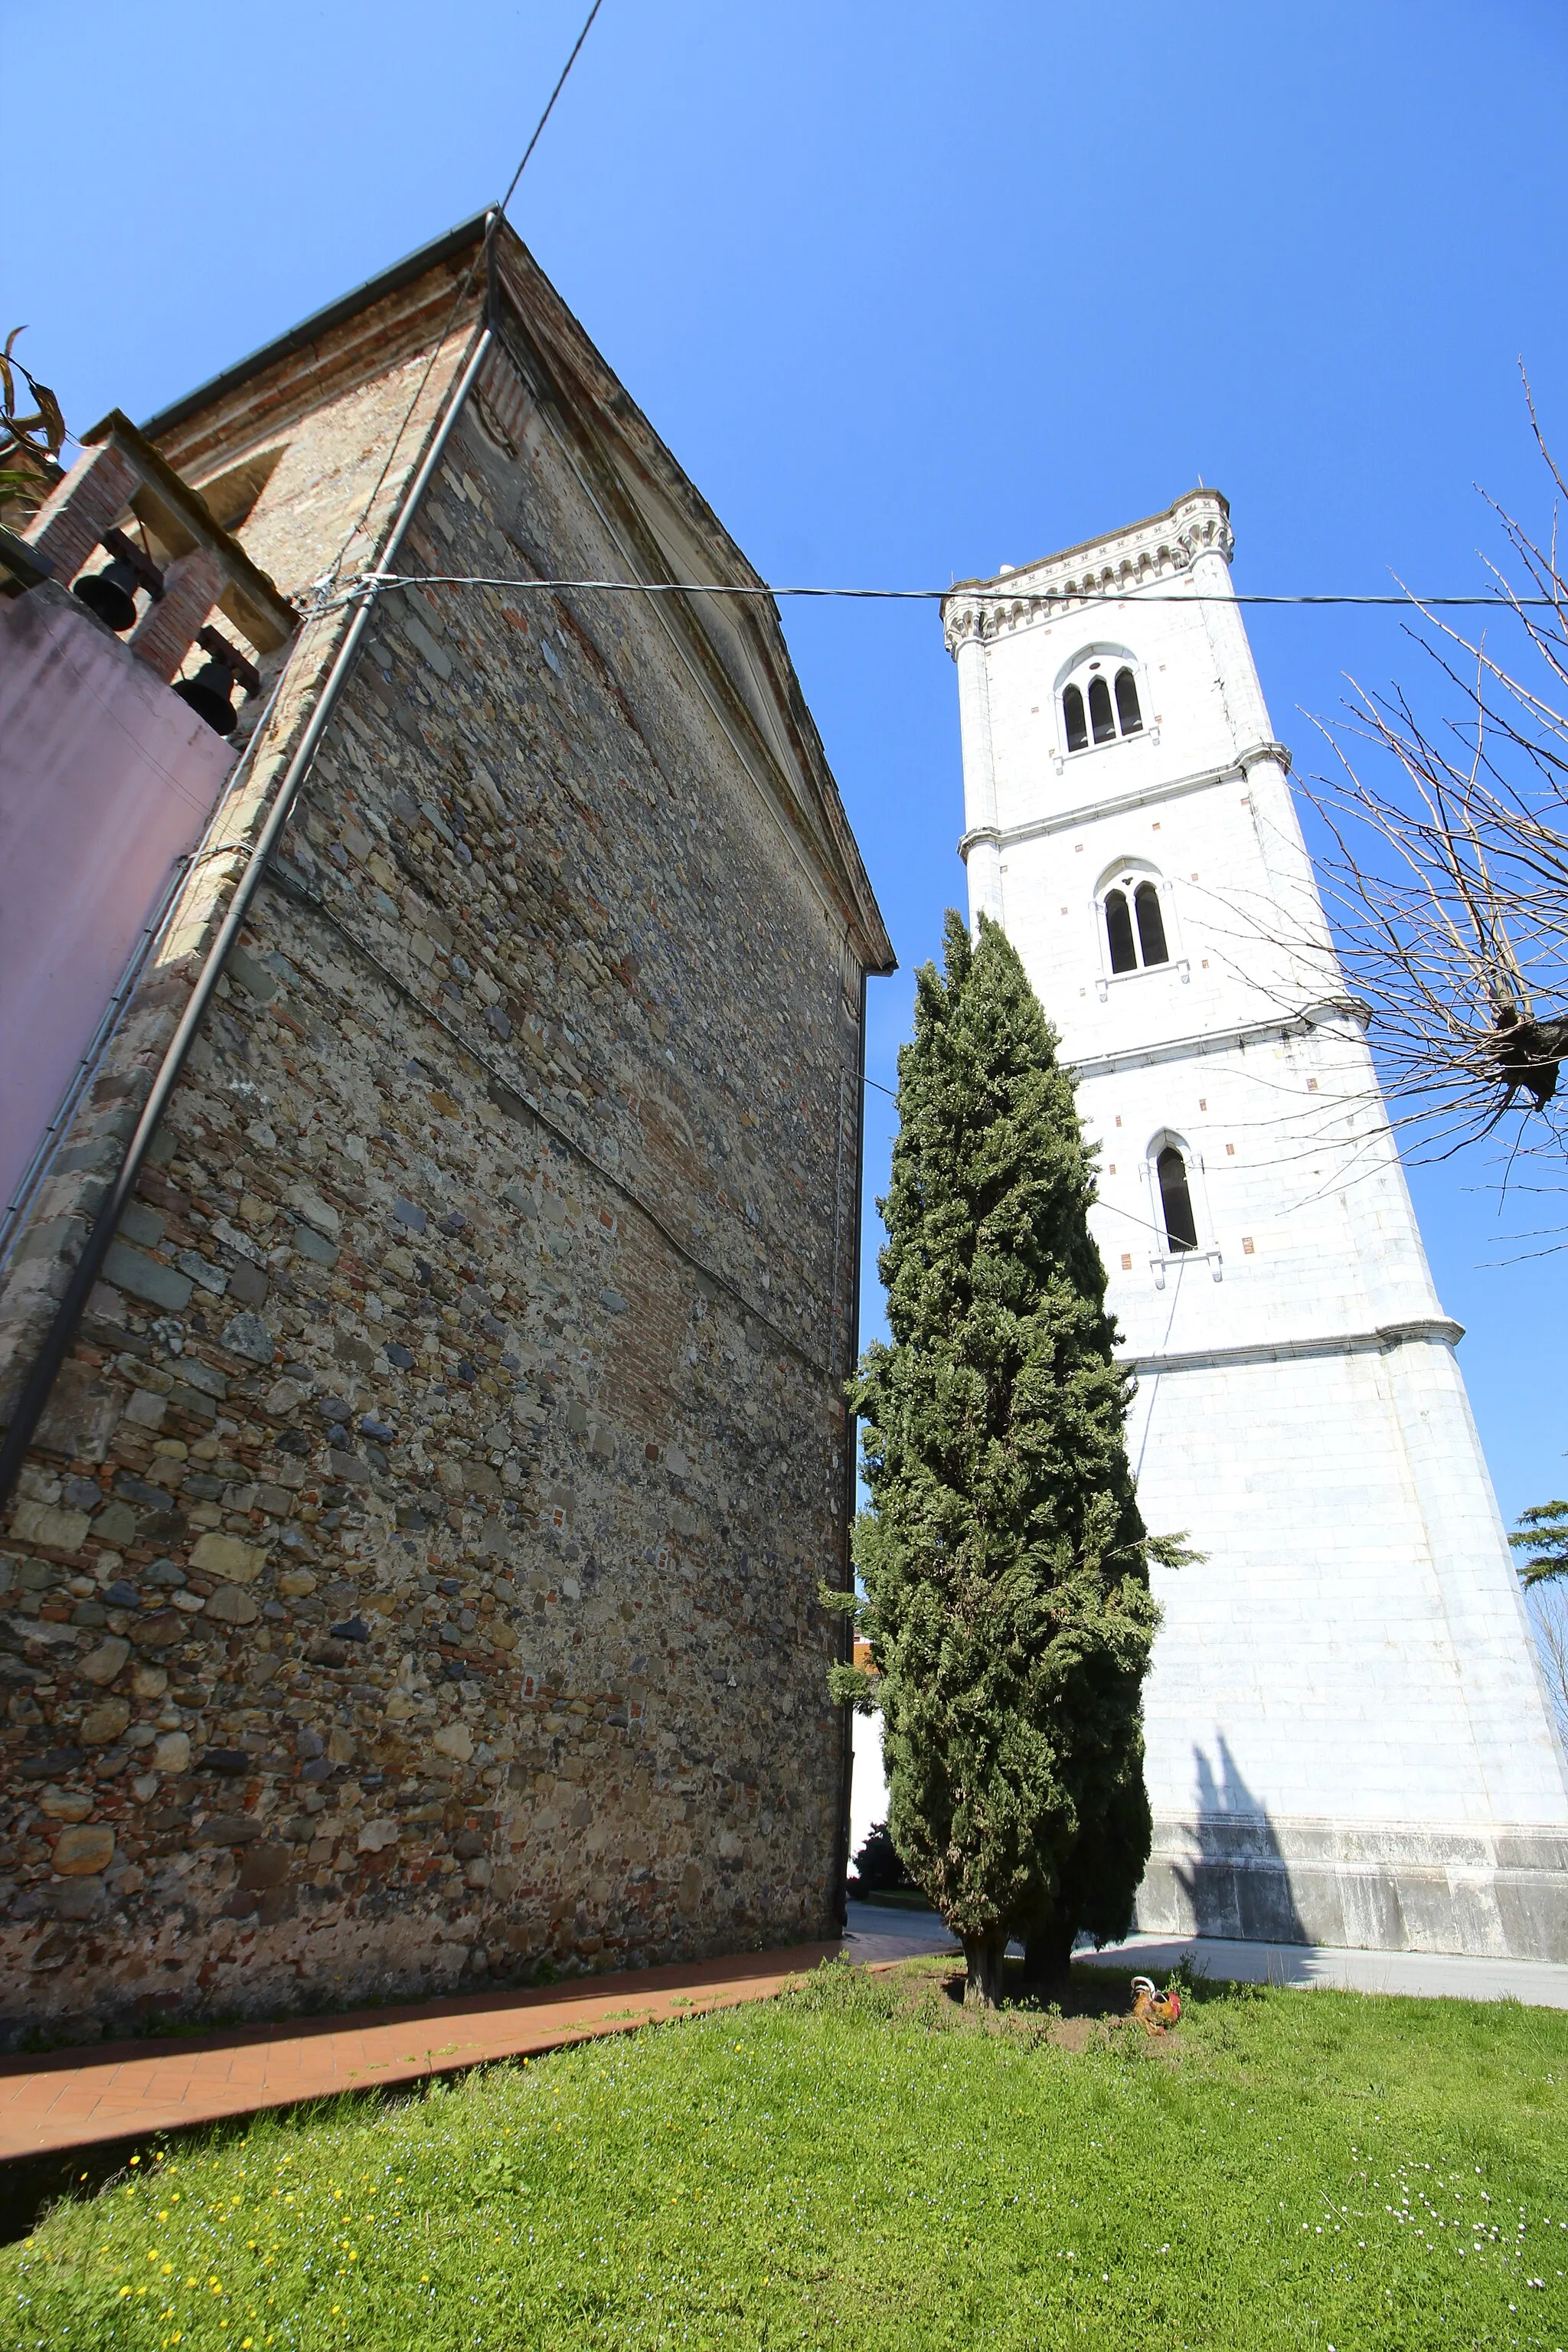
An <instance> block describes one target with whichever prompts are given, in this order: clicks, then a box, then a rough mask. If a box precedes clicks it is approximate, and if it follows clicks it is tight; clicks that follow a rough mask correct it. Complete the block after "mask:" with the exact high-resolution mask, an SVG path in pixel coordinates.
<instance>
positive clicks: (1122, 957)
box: [1105, 890, 1138, 971]
mask: <svg viewBox="0 0 1568 2352" xmlns="http://www.w3.org/2000/svg"><path fill="white" fill-rule="evenodd" d="M1105 939H1106V944H1107V946H1108V947H1109V948H1110V969H1111V971H1137V969H1138V950H1137V949H1136V948H1135V947H1134V946H1133V944H1132V917H1131V911H1130V910H1129V908H1128V905H1127V893H1126V891H1125V890H1108V891H1107V892H1106V894H1105Z"/></svg>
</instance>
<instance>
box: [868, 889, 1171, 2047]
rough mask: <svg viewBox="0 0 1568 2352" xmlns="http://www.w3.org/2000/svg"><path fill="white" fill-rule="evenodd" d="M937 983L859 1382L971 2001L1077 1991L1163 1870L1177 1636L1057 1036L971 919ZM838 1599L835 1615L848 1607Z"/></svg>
mask: <svg viewBox="0 0 1568 2352" xmlns="http://www.w3.org/2000/svg"><path fill="white" fill-rule="evenodd" d="M945 945H946V954H945V962H946V971H945V973H939V972H938V971H937V969H936V967H935V965H934V964H928V965H926V966H925V967H924V969H923V970H922V971H921V972H920V973H919V975H918V978H917V988H916V1003H915V1034H914V1037H913V1040H912V1042H911V1043H910V1045H906V1046H905V1047H904V1048H903V1049H902V1051H901V1053H900V1058H899V1114H900V1129H899V1137H898V1141H897V1143H896V1144H895V1146H894V1150H893V1168H892V1184H891V1189H890V1191H889V1195H888V1198H887V1200H886V1201H884V1202H879V1208H880V1209H881V1212H882V1215H883V1219H884V1221H885V1223H886V1225H887V1229H888V1241H887V1245H886V1247H885V1248H884V1249H883V1251H882V1253H881V1255H880V1257H879V1272H880V1274H881V1277H882V1281H883V1284H884V1286H885V1287H886V1290H887V1294H888V1321H889V1328H890V1329H891V1333H892V1343H891V1345H890V1346H889V1345H884V1344H881V1343H879V1344H878V1345H876V1346H873V1347H872V1348H870V1349H868V1350H867V1352H866V1354H865V1356H864V1357H863V1358H862V1360H861V1364H860V1370H859V1378H858V1381H857V1383H856V1386H855V1389H854V1391H853V1394H854V1398H855V1402H856V1405H857V1408H858V1412H859V1413H860V1415H861V1417H862V1421H863V1423H864V1433H863V1447H864V1466H865V1475H866V1480H867V1485H868V1488H869V1492H870V1498H871V1499H870V1507H869V1509H868V1511H866V1512H864V1513H862V1515H861V1517H860V1519H859V1521H858V1527H857V1531H856V1564H857V1567H858V1570H859V1571H860V1575H861V1579H862V1580H863V1582H864V1585H865V1589H866V1601H865V1603H864V1604H862V1608H861V1615H862V1621H863V1627H864V1631H865V1633H867V1635H868V1638H869V1640H870V1643H871V1656H872V1659H873V1662H874V1664H875V1666H876V1669H877V1673H876V1675H875V1677H874V1678H871V1679H866V1678H862V1679H860V1680H859V1681H858V1682H857V1680H856V1677H855V1675H854V1672H853V1670H852V1669H842V1670H840V1671H839V1675H838V1677H837V1682H836V1687H837V1689H838V1691H839V1693H840V1695H841V1696H846V1697H852V1698H854V1699H856V1700H857V1701H858V1703H859V1704H861V1705H862V1706H864V1705H867V1704H868V1703H871V1702H872V1699H873V1695H874V1699H875V1703H877V1704H879V1705H880V1706H881V1709H882V1713H883V1717H884V1726H885V1727H884V1750H885V1755H886V1759H887V1766H888V1778H889V1798H890V1804H889V1825H890V1828H891V1831H892V1835H893V1839H894V1842H895V1843H896V1844H897V1847H898V1850H899V1852H900V1854H901V1855H902V1856H903V1859H904V1862H905V1864H906V1865H907V1866H908V1868H909V1870H910V1874H911V1875H912V1876H913V1877H914V1878H915V1879H916V1880H917V1882H918V1883H919V1884H920V1885H921V1886H922V1887H923V1888H924V1889H925V1891H926V1893H927V1895H928V1896H929V1897H930V1899H931V1902H932V1904H933V1905H934V1906H935V1907H936V1909H937V1910H938V1911H940V1912H941V1914H942V1917H943V1918H944V1919H945V1920H946V1922H947V1924H948V1926H949V1927H951V1928H952V1932H953V1933H954V1935H956V1936H957V1937H959V1938H960V1940H961V1941H962V1943H963V1950H964V1956H965V1960H966V1963H967V1970H968V1984H967V1996H966V1997H967V1998H970V1999H972V2000H977V2001H981V2002H984V2003H990V2002H992V2001H994V2000H995V1999H996V1997H997V1995H998V1993H999V1991H1000V1989H1001V1984H1002V1963H1003V1955H1004V1953H1005V1949H1006V1946H1007V1941H1008V1938H1009V1937H1011V1936H1022V1937H1025V1938H1026V1941H1027V1945H1028V1950H1029V1956H1030V1961H1031V1966H1032V1969H1034V1970H1035V1971H1036V1972H1038V1971H1039V1970H1040V1969H1042V1967H1045V1968H1049V1969H1053V1970H1055V1971H1057V1972H1059V1973H1062V1974H1065V1972H1066V1969H1067V1963H1068V1955H1069V1953H1070V1951H1071V1948H1072V1943H1073V1939H1074V1937H1075V1936H1076V1935H1077V1934H1078V1933H1079V1931H1080V1930H1084V1929H1087V1930H1088V1931H1089V1933H1091V1934H1092V1935H1094V1936H1095V1937H1097V1938H1098V1939H1100V1940H1102V1941H1103V1940H1105V1939H1107V1938H1109V1937H1113V1936H1116V1935H1120V1934H1121V1933H1123V1932H1125V1930H1126V1928H1127V1927H1128V1924H1129V1922H1130V1920H1131V1914H1132V1897H1133V1893H1134V1890H1135V1889H1136V1887H1137V1885H1138V1882H1139V1880H1140V1878H1141V1877H1142V1873H1143V1867H1144V1864H1145V1863H1146V1862H1147V1860H1148V1855H1149V1843H1150V1834H1151V1822H1150V1814H1149V1801H1148V1798H1147V1795H1146V1793H1145V1790H1144V1786H1143V1736H1142V1685H1143V1678H1144V1675H1145V1674H1146V1673H1147V1670H1148V1664H1149V1656H1150V1651H1151V1648H1152V1643H1153V1638H1154V1633H1155V1629H1156V1626H1157V1624H1158V1622H1159V1612H1158V1609H1157V1607H1156V1605H1155V1603H1154V1601H1153V1599H1152V1595H1151V1593H1150V1590H1149V1569H1148V1562H1149V1559H1150V1557H1151V1555H1152V1556H1153V1557H1154V1558H1156V1559H1163V1560H1167V1561H1169V1562H1171V1563H1172V1564H1174V1563H1176V1562H1177V1561H1179V1560H1180V1559H1186V1558H1190V1557H1191V1556H1192V1555H1190V1554H1189V1553H1188V1552H1187V1551H1186V1549H1185V1547H1184V1545H1183V1544H1182V1543H1181V1541H1180V1539H1179V1538H1167V1539H1163V1540H1159V1539H1153V1538H1150V1537H1148V1536H1147V1535H1146V1534H1145V1531H1144V1528H1143V1522H1142V1518H1141V1517H1140V1516H1139V1512H1138V1506H1137V1502H1136V1500H1135V1498H1134V1494H1133V1486H1132V1477H1131V1471H1130V1470H1129V1467H1128V1463H1127V1454H1126V1449H1125V1445H1124V1443H1123V1427H1124V1423H1125V1419H1126V1412H1127V1404H1128V1396H1129V1391H1128V1387H1127V1382H1126V1381H1125V1379H1124V1377H1123V1375H1122V1374H1121V1371H1120V1370H1118V1368H1117V1366H1116V1364H1115V1363H1114V1361H1113V1360H1112V1355H1111V1348H1112V1343H1113V1340H1114V1339H1115V1336H1116V1334H1115V1327H1114V1324H1113V1323H1112V1320H1111V1318H1110V1316H1108V1315H1107V1313H1106V1311H1105V1270H1104V1268H1103V1266H1102V1265H1101V1264H1100V1254H1099V1251H1098V1250H1097V1249H1096V1247H1095V1244H1094V1240H1093V1237H1092V1236H1091V1234H1090V1233H1089V1222H1088V1212H1089V1206H1090V1203H1091V1202H1092V1201H1093V1199H1094V1197H1095V1194H1094V1176H1093V1170H1092V1165H1091V1161H1092V1153H1091V1152H1090V1151H1089V1150H1086V1148H1085V1146H1084V1142H1083V1138H1082V1133H1081V1130H1080V1129H1079V1119H1078V1112H1077V1108H1076V1106H1075V1102H1074V1097H1073V1088H1072V1082H1071V1080H1070V1078H1069V1077H1068V1075H1067V1074H1066V1072H1064V1071H1063V1070H1062V1069H1061V1068H1060V1067H1059V1066H1058V1062H1057V1058H1056V1037H1055V1034H1054V1032H1053V1031H1052V1029H1051V1027H1050V1025H1049V1024H1048V1023H1047V1020H1046V1017H1045V1014H1044V1013H1043V1012H1042V1011H1041V1009H1040V1005H1039V1003H1038V1001H1037V998H1036V996H1035V994H1034V992H1033V990H1032V989H1031V988H1030V986H1029V983H1028V981H1027V979H1026V976H1025V973H1024V969H1023V966H1022V964H1021V963H1020V962H1019V961H1018V957H1017V953H1016V950H1015V949H1014V947H1013V945H1012V943H1011V941H1010V940H1008V939H1007V937H1006V935H1005V932H1004V931H1002V930H1001V929H1000V928H999V927H998V926H996V925H995V924H994V923H992V922H990V921H988V920H987V919H985V918H984V917H982V919H981V924H980V936H979V939H978V940H977V941H975V942H974V943H973V945H972V943H971V940H970V938H969V934H968V932H967V930H966V929H965V928H964V925H963V921H962V919H961V918H960V917H959V916H957V915H956V914H952V913H950V914H949V915H948V918H947V923H946V931H945ZM824 1597H825V1598H826V1594H825V1596H824Z"/></svg>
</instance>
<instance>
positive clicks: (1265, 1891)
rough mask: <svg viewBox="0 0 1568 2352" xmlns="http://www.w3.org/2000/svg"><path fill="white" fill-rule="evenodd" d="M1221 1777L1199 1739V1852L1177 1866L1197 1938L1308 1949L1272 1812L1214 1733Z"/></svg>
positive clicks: (1223, 1740) (1196, 1751) (1222, 1736)
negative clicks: (1236, 1939)
mask: <svg viewBox="0 0 1568 2352" xmlns="http://www.w3.org/2000/svg"><path fill="white" fill-rule="evenodd" d="M1215 1748H1216V1749H1217V1751H1218V1756H1219V1765H1218V1770H1217V1772H1216V1770H1215V1766H1214V1765H1213V1764H1212V1763H1211V1762H1210V1760H1209V1759H1208V1756H1207V1754H1206V1753H1205V1750H1204V1749H1203V1748H1200V1747H1199V1746H1198V1745H1197V1744H1196V1742H1195V1741H1194V1746H1193V1761H1194V1765H1195V1767H1196V1769H1197V1783H1198V1791H1197V1793H1198V1818H1197V1853H1196V1855H1195V1856H1194V1860H1193V1861H1192V1863H1191V1864H1189V1865H1187V1866H1186V1867H1184V1866H1183V1865H1182V1864H1180V1863H1178V1864H1176V1865H1175V1878H1176V1883H1177V1885H1179V1886H1180V1887H1181V1888H1182V1889H1183V1891H1184V1894H1185V1895H1186V1898H1187V1901H1188V1903H1189V1904H1190V1905H1191V1906H1192V1914H1193V1919H1194V1926H1195V1927H1196V1931H1197V1933H1198V1934H1199V1935H1200V1936H1234V1937H1240V1938H1242V1939H1243V1940H1244V1941H1245V1942H1247V1943H1263V1944H1307V1943H1310V1941H1311V1940H1312V1939H1311V1937H1310V1936H1309V1935H1308V1933H1307V1930H1306V1927H1304V1925H1303V1924H1302V1920H1301V1915H1300V1912H1299V1911H1298V1909H1297V1908H1296V1898H1295V1895H1294V1894H1293V1893H1292V1891H1291V1887H1290V1871H1289V1864H1288V1863H1287V1862H1286V1860H1285V1856H1284V1853H1283V1852H1282V1850H1281V1848H1280V1844H1279V1838H1278V1836H1277V1835H1276V1833H1275V1829H1274V1824H1273V1822H1271V1821H1270V1820H1269V1818H1268V1807H1267V1805H1265V1804H1264V1802H1263V1801H1262V1799H1261V1798H1260V1797H1258V1796H1255V1795H1254V1794H1253V1792H1252V1790H1250V1789H1249V1788H1248V1787H1247V1782H1246V1781H1245V1780H1243V1779H1242V1777H1241V1774H1240V1772H1239V1771H1238V1769H1237V1762H1236V1759H1235V1757H1234V1756H1233V1755H1232V1754H1231V1752H1230V1749H1229V1748H1228V1746H1227V1745H1226V1738H1225V1734H1224V1732H1222V1731H1221V1732H1216V1733H1215Z"/></svg>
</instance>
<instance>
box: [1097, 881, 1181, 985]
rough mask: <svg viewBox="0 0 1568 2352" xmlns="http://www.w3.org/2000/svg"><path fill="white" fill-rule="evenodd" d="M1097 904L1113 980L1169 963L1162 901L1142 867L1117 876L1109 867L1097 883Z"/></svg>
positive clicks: (1154, 885) (1158, 887) (1158, 888)
mask: <svg viewBox="0 0 1568 2352" xmlns="http://www.w3.org/2000/svg"><path fill="white" fill-rule="evenodd" d="M1100 908H1101V914H1102V919H1103V920H1104V924H1105V946H1106V951H1107V954H1108V956H1109V958H1110V971H1111V974H1112V976H1113V977H1114V976H1115V975H1116V974H1118V973H1121V972H1132V971H1152V970H1153V968H1154V966H1155V965H1156V964H1168V963H1169V962H1170V961H1171V942H1170V938H1169V935H1168V933H1167V931H1166V929H1165V902H1164V898H1163V894H1162V890H1161V887H1160V884H1159V882H1158V880H1157V879H1156V878H1155V877H1153V876H1152V875H1151V874H1150V872H1149V870H1148V868H1147V867H1146V866H1145V867H1144V869H1143V871H1142V873H1140V872H1139V870H1138V868H1137V866H1133V867H1132V868H1131V871H1123V872H1121V873H1119V872H1118V871H1117V869H1116V868H1115V867H1114V866H1112V868H1111V870H1110V873H1109V874H1108V875H1106V876H1104V877H1103V878H1102V879H1101V882H1100Z"/></svg>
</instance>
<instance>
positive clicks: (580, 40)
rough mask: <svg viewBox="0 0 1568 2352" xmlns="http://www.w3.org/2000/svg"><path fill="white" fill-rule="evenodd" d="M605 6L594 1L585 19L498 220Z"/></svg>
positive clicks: (515, 174)
mask: <svg viewBox="0 0 1568 2352" xmlns="http://www.w3.org/2000/svg"><path fill="white" fill-rule="evenodd" d="M602 5H604V0H594V5H593V6H592V7H591V8H590V9H589V11H588V14H587V16H585V18H584V22H583V29H582V31H581V32H580V33H579V34H578V36H577V38H576V39H575V41H574V43H573V45H572V54H571V56H570V57H569V58H567V60H566V62H565V64H564V65H563V67H562V68H561V79H560V80H559V81H558V82H557V83H556V85H555V87H554V89H552V91H551V93H550V99H549V102H548V104H547V105H546V107H545V109H544V111H543V113H542V115H541V116H540V118H539V121H537V122H536V123H535V124H534V126H533V136H532V138H531V140H530V141H529V142H528V144H527V146H526V147H525V148H524V149H523V151H522V161H521V163H520V164H519V165H518V167H517V169H516V171H515V172H514V173H512V175H511V178H510V182H509V183H508V185H507V192H506V194H505V195H504V196H503V197H502V198H501V200H500V205H499V206H498V208H497V213H496V217H497V219H498V220H504V219H505V217H506V208H507V206H508V205H510V202H511V200H512V198H513V196H514V195H515V194H517V184H518V182H519V181H520V180H521V177H522V175H523V173H525V172H526V171H527V169H528V159H529V157H530V156H531V154H532V152H533V151H534V149H535V148H536V147H537V146H538V144H539V142H540V138H541V136H542V132H543V130H544V126H545V124H546V123H547V122H548V121H549V120H550V118H551V115H552V113H553V112H554V110H555V101H556V100H557V99H558V98H559V97H560V95H561V93H562V91H563V89H565V87H566V77H567V75H568V74H569V73H570V72H571V70H572V68H573V67H574V65H575V64H576V62H577V52H578V50H579V49H580V48H581V47H582V46H583V44H584V41H585V40H586V39H587V37H588V36H589V34H590V33H591V32H592V31H593V29H594V19H595V16H597V15H598V13H599V10H600V8H601V6H602Z"/></svg>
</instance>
